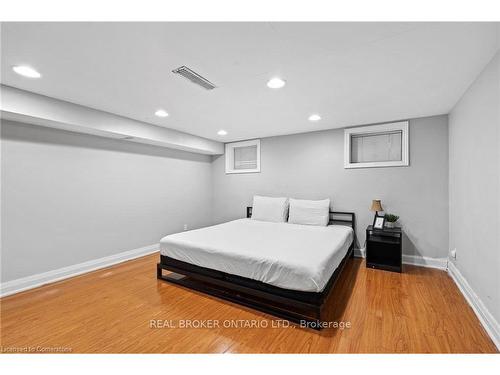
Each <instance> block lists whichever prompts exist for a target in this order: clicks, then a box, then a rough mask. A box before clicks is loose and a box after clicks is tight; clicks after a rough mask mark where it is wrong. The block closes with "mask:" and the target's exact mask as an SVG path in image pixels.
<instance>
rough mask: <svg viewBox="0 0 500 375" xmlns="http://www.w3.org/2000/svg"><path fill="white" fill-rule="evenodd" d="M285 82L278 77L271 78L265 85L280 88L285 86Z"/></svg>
mask: <svg viewBox="0 0 500 375" xmlns="http://www.w3.org/2000/svg"><path fill="white" fill-rule="evenodd" d="M285 84H286V82H285V81H284V80H282V79H281V78H278V77H274V78H271V79H270V80H269V81H267V87H269V88H271V89H280V88H282V87H283V86H285Z"/></svg>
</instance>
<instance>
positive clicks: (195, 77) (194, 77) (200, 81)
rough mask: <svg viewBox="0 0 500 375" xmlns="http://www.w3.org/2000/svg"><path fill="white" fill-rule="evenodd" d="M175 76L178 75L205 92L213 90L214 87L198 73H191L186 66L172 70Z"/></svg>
mask: <svg viewBox="0 0 500 375" xmlns="http://www.w3.org/2000/svg"><path fill="white" fill-rule="evenodd" d="M172 72H173V73H175V74H180V75H181V76H183V77H184V78H187V79H189V80H190V81H191V82H193V83H195V84H197V85H199V86H201V87H203V88H204V89H206V90H212V89H215V87H216V86H215V85H214V84H213V83H212V82H210V81H209V80H208V79H206V78H203V77H202V76H200V75H199V74H198V73H196V72H194V71H192V70H191V69H189V68H188V67H187V66H181V67H180V68H177V69H174V70H172Z"/></svg>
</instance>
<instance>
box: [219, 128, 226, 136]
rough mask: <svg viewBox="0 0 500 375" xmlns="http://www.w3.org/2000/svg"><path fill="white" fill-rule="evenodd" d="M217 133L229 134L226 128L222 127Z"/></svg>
mask: <svg viewBox="0 0 500 375" xmlns="http://www.w3.org/2000/svg"><path fill="white" fill-rule="evenodd" d="M217 134H219V135H227V131H225V130H224V129H221V130H219V131H218V132H217Z"/></svg>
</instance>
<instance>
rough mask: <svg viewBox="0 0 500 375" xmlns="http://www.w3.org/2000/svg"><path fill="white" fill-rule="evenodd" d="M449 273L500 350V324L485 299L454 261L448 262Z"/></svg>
mask: <svg viewBox="0 0 500 375" xmlns="http://www.w3.org/2000/svg"><path fill="white" fill-rule="evenodd" d="M448 274H449V275H450V276H451V278H452V279H453V281H454V282H455V284H457V286H458V289H459V290H460V292H462V294H463V295H464V297H465V299H466V300H467V302H468V303H469V305H470V306H471V307H472V310H474V313H475V314H476V315H477V317H478V319H479V321H480V322H481V324H482V326H483V327H484V329H485V330H486V332H487V333H488V335H489V336H490V338H491V340H492V341H493V343H494V344H495V345H496V347H497V348H498V350H500V325H499V324H498V322H497V321H496V319H495V318H494V317H493V315H492V314H491V313H490V311H489V310H488V309H487V308H486V306H485V305H484V303H483V301H481V299H480V298H479V296H478V295H477V294H476V293H475V292H474V290H473V289H472V287H471V286H470V284H469V283H468V282H467V280H466V279H465V278H464V276H463V275H462V274H461V273H460V271H459V270H458V268H457V266H455V264H454V263H453V262H451V261H450V262H449V263H448Z"/></svg>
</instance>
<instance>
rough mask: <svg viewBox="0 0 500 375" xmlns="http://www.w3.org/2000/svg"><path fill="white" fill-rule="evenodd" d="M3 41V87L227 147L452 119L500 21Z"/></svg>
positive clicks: (178, 29)
mask: <svg viewBox="0 0 500 375" xmlns="http://www.w3.org/2000/svg"><path fill="white" fill-rule="evenodd" d="M1 38H2V39H1V40H2V46H1V58H2V61H1V62H2V70H1V73H2V75H1V82H2V83H3V84H6V85H9V86H14V87H17V88H21V89H24V90H28V91H32V92H35V93H39V94H44V95H47V96H51V97H54V98H57V99H63V100H67V101H70V102H73V103H77V104H82V105H85V106H88V107H91V108H95V109H100V110H104V111H108V112H112V113H115V114H118V115H122V116H126V117H130V118H132V119H136V120H140V121H144V122H148V123H152V124H156V125H159V126H164V127H168V128H172V129H177V130H181V131H184V132H187V133H191V134H194V135H199V136H202V137H206V138H211V139H215V140H219V141H232V140H240V139H249V138H255V137H265V136H272V135H281V134H291V133H300V132H307V131H314V130H320V129H330V128H339V127H345V126H352V125H361V124H367V123H375V122H383V121H391V120H399V119H407V118H413V117H421V116H430V115H436V114H443V113H448V112H449V111H450V110H451V108H452V107H453V106H454V104H455V103H456V102H457V100H458V99H459V98H460V97H461V95H462V94H463V93H464V91H465V90H466V88H467V87H468V86H469V85H470V84H471V83H472V81H473V80H474V79H475V78H476V77H477V75H478V74H479V72H480V71H481V70H482V68H483V67H484V66H485V65H486V64H487V63H488V61H489V60H490V59H491V58H492V57H493V55H494V54H495V52H496V51H497V50H498V48H499V41H498V24H497V23H3V24H2V35H1ZM22 64H27V65H30V66H32V67H34V68H35V69H37V70H38V71H39V72H40V73H41V74H42V78H40V79H29V78H25V77H22V76H18V75H16V74H15V73H14V72H13V71H12V67H13V66H14V65H22ZM182 65H186V66H188V67H190V68H191V69H193V70H195V71H197V72H198V73H200V74H201V75H203V76H205V77H206V78H207V79H209V80H210V81H211V82H213V83H215V84H216V86H217V88H216V89H214V90H211V91H207V90H204V89H202V88H200V87H198V86H195V85H193V84H192V83H190V82H189V81H188V80H186V79H184V78H182V77H180V76H177V75H175V74H173V73H172V72H171V71H172V69H174V68H177V67H179V66H182ZM274 76H279V77H282V78H283V79H285V80H286V82H287V84H286V86H285V87H284V88H282V89H279V90H272V89H269V88H268V87H267V86H266V82H267V80H268V79H269V78H271V77H274ZM159 108H163V109H165V110H166V111H167V112H168V113H169V114H170V116H168V117H166V118H159V117H156V116H155V115H154V112H155V111H156V110H157V109H159ZM313 113H318V114H320V115H321V117H322V120H321V121H318V122H314V123H312V122H309V121H308V117H309V115H310V114H313ZM220 129H224V130H226V131H227V132H228V134H227V135H226V136H219V135H217V131H218V130H220Z"/></svg>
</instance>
